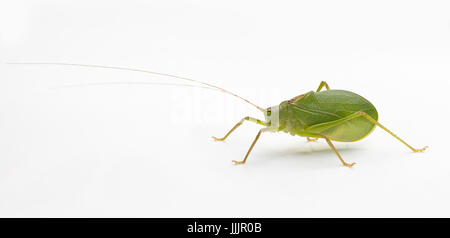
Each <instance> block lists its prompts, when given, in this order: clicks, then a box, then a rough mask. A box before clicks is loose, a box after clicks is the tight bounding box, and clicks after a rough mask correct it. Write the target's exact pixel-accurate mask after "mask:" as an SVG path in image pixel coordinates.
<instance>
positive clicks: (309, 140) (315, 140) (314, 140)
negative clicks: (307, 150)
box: [306, 137, 319, 142]
mask: <svg viewBox="0 0 450 238" xmlns="http://www.w3.org/2000/svg"><path fill="white" fill-rule="evenodd" d="M317 140H319V138H309V137H306V141H307V142H317Z"/></svg>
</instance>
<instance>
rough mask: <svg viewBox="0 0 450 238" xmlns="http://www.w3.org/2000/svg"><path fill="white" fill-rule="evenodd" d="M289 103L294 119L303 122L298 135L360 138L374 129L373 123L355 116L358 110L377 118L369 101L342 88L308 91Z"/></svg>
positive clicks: (342, 138) (337, 139)
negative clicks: (316, 91) (317, 91)
mask: <svg viewBox="0 0 450 238" xmlns="http://www.w3.org/2000/svg"><path fill="white" fill-rule="evenodd" d="M291 106H292V107H291V108H290V109H291V111H292V116H293V117H296V118H295V120H297V121H298V120H301V121H302V122H303V123H304V124H305V125H304V127H303V128H302V130H301V131H298V132H299V134H301V133H302V132H303V133H308V134H318V135H324V136H327V137H328V138H330V139H332V140H335V141H346V142H350V141H356V140H360V139H362V138H364V137H365V136H367V135H368V134H370V132H371V131H372V130H373V129H374V127H375V125H374V124H373V123H371V122H369V121H368V120H367V119H365V118H364V117H359V116H356V117H355V113H356V112H358V111H363V112H366V113H367V114H369V115H370V116H371V117H373V118H374V119H375V120H378V113H377V111H376V109H375V107H374V106H373V105H372V104H371V103H370V102H369V101H367V100H366V99H365V98H363V97H361V96H359V95H358V94H355V93H352V92H349V91H344V90H327V91H322V92H319V93H315V92H309V93H307V94H305V96H304V97H303V98H301V99H299V100H298V101H296V102H294V103H293V104H291Z"/></svg>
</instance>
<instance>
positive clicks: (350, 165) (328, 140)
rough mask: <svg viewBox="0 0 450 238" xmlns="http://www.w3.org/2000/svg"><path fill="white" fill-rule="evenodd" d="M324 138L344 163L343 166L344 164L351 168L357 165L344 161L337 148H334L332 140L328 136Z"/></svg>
mask: <svg viewBox="0 0 450 238" xmlns="http://www.w3.org/2000/svg"><path fill="white" fill-rule="evenodd" d="M323 138H325V140H326V141H327V143H328V145H329V146H330V147H331V149H333V150H334V152H335V153H336V155H337V156H338V157H339V159H340V160H341V162H342V164H343V165H344V166H346V167H349V168H351V167H352V166H353V165H354V164H355V163H351V164H348V163H346V162H345V161H344V160H343V159H342V157H341V155H340V154H339V152H338V151H337V150H336V148H335V147H334V145H333V143H331V140H330V139H328V137H326V136H324V137H323Z"/></svg>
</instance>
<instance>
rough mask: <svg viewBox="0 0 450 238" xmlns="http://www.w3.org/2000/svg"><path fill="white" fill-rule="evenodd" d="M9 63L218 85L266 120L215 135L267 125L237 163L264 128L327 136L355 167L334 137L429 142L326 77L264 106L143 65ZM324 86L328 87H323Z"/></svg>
mask: <svg viewBox="0 0 450 238" xmlns="http://www.w3.org/2000/svg"><path fill="white" fill-rule="evenodd" d="M9 64H41V65H42V64H46V65H66V66H81V67H93V68H106V69H116V70H129V71H135V72H143V73H150V74H156V75H161V76H167V77H172V78H176V79H180V80H185V81H190V82H194V83H199V84H202V85H204V86H206V87H207V88H208V89H215V90H219V91H222V92H224V93H227V94H230V95H232V96H234V97H237V98H239V99H241V100H243V101H245V102H247V103H248V104H250V105H252V106H254V107H256V108H257V109H258V110H260V111H261V112H262V113H263V114H264V118H265V120H259V119H255V118H252V117H244V118H243V119H242V120H240V121H239V122H238V123H237V124H236V125H235V126H234V127H233V128H231V130H230V131H228V133H226V134H225V136H224V137H222V138H217V137H214V136H213V137H212V138H213V139H214V140H216V141H224V140H225V139H226V138H227V137H228V136H229V135H230V134H231V133H232V132H233V131H234V130H235V129H236V128H238V127H239V126H240V125H242V123H243V122H244V121H250V122H254V123H257V124H259V125H262V126H265V128H262V129H260V130H259V132H258V134H257V135H256V137H255V139H254V140H253V142H252V144H251V146H250V148H249V149H248V151H247V154H246V155H245V157H244V159H243V160H242V161H236V160H233V161H232V162H233V163H234V164H244V163H245V162H246V161H247V158H248V156H249V154H250V152H251V151H252V149H253V147H254V146H255V144H256V142H257V141H258V139H259V137H260V135H261V134H262V133H263V132H279V131H282V132H286V133H290V134H291V135H298V136H302V137H306V139H307V140H308V141H316V140H318V139H320V138H322V139H325V141H326V142H327V143H328V145H329V146H330V147H331V149H332V150H333V151H334V152H335V153H336V155H337V156H338V158H339V160H340V161H341V162H342V164H343V165H344V166H346V167H352V166H353V165H354V164H355V163H347V162H345V161H344V160H343V159H342V157H341V155H340V154H339V152H338V151H337V150H336V148H335V147H334V145H333V143H332V142H331V141H340V142H355V141H359V140H361V139H363V138H365V137H366V136H368V135H369V134H370V133H371V132H372V131H373V130H374V129H375V126H379V127H380V128H382V129H383V130H385V131H386V132H387V133H389V134H390V135H392V136H393V137H395V138H396V139H397V140H399V141H400V142H402V143H403V144H404V145H406V146H407V147H408V148H410V149H411V150H412V151H413V152H423V151H424V150H425V149H426V148H427V147H428V146H425V147H424V148H422V149H415V148H414V147H412V146H410V145H409V144H408V143H406V142H405V141H404V140H402V139H401V138H400V137H398V136H397V135H395V134H394V133H393V132H391V131H390V130H388V129H387V128H386V127H384V126H383V125H381V124H380V123H379V122H378V113H377V110H376V109H375V107H374V106H373V105H372V104H371V103H370V102H369V101H368V100H366V99H365V98H363V97H362V96H360V95H358V94H356V93H353V92H350V91H345V90H331V89H330V87H329V86H328V84H327V83H326V82H325V81H322V82H321V83H320V85H319V87H318V88H317V90H316V91H310V92H307V93H305V94H301V95H299V96H296V97H294V98H292V99H290V100H286V101H283V102H281V103H280V104H279V105H276V106H273V107H269V108H267V109H264V108H262V107H259V106H257V105H256V104H254V103H252V102H250V101H249V100H247V99H244V98H243V97H241V96H238V95H237V94H234V93H232V92H230V91H228V90H225V89H223V88H220V87H218V86H215V85H212V84H209V83H205V82H201V81H197V80H193V79H190V78H185V77H180V76H175V75H171V74H165V73H158V72H152V71H146V70H140V69H131V68H124V67H111V66H101V65H87V64H70V63H9ZM324 87H325V89H326V90H322V89H323V88H324Z"/></svg>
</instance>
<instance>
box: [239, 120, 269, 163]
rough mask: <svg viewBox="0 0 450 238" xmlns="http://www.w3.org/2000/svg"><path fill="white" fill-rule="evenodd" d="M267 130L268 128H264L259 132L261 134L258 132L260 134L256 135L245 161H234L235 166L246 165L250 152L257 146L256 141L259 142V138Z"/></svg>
mask: <svg viewBox="0 0 450 238" xmlns="http://www.w3.org/2000/svg"><path fill="white" fill-rule="evenodd" d="M265 129H267V128H263V129H261V130H259V132H258V134H257V135H256V137H255V139H254V140H253V143H252V145H251V146H250V148H249V149H248V151H247V154H246V155H245V157H244V159H243V160H242V161H236V160H233V163H234V164H245V161H246V160H247V157H248V155H249V154H250V152H251V151H252V149H253V147H254V146H255V144H256V141H258V139H259V136H260V135H261V133H262V132H264V131H266V130H265Z"/></svg>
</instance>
